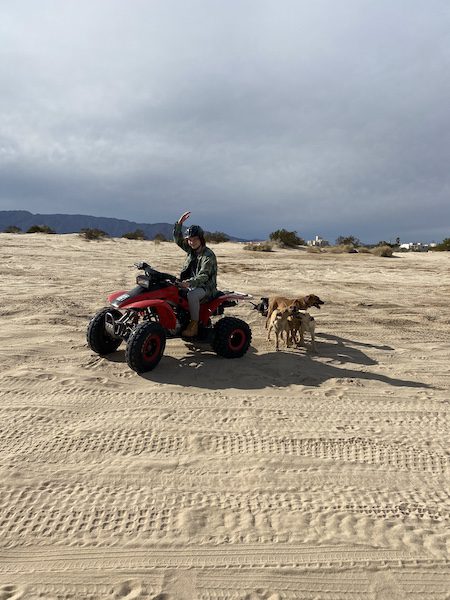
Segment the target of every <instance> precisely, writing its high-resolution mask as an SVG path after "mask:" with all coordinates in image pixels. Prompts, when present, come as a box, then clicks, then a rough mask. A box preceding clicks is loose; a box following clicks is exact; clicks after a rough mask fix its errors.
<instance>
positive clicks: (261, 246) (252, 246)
mask: <svg viewBox="0 0 450 600" xmlns="http://www.w3.org/2000/svg"><path fill="white" fill-rule="evenodd" d="M244 250H251V251H252V252H273V244H271V243H270V242H250V243H248V244H245V246H244Z"/></svg>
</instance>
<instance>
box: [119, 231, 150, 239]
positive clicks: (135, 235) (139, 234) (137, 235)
mask: <svg viewBox="0 0 450 600" xmlns="http://www.w3.org/2000/svg"><path fill="white" fill-rule="evenodd" d="M122 237H123V238H126V239H127V240H146V239H147V237H146V235H145V233H144V232H143V231H142V229H136V231H129V232H128V233H124V234H123V235H122Z"/></svg>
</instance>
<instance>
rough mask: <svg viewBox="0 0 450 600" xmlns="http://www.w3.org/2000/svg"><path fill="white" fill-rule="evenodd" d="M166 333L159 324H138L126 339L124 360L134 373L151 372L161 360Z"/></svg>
mask: <svg viewBox="0 0 450 600" xmlns="http://www.w3.org/2000/svg"><path fill="white" fill-rule="evenodd" d="M165 347H166V332H165V331H164V329H163V328H162V327H161V325H159V323H153V322H152V323H140V324H139V325H138V326H137V327H136V329H134V330H133V332H132V334H131V335H130V337H129V338H128V343H127V349H126V353H125V356H126V359H127V363H128V366H129V367H130V369H133V371H136V373H145V372H147V371H151V370H152V369H154V368H155V367H156V365H157V364H158V363H159V361H160V360H161V357H162V355H163V353H164V348H165Z"/></svg>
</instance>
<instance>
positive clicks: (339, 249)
mask: <svg viewBox="0 0 450 600" xmlns="http://www.w3.org/2000/svg"><path fill="white" fill-rule="evenodd" d="M326 252H331V254H351V253H353V252H358V250H356V249H355V248H354V247H353V246H352V245H351V244H341V245H339V246H329V247H328V248H326Z"/></svg>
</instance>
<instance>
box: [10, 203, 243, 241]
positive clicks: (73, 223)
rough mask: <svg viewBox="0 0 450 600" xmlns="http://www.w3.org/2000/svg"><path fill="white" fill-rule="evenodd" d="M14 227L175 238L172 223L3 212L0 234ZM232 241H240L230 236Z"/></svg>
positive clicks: (19, 211)
mask: <svg viewBox="0 0 450 600" xmlns="http://www.w3.org/2000/svg"><path fill="white" fill-rule="evenodd" d="M11 225H15V226H16V227H20V229H21V230H22V231H24V232H25V231H27V230H28V229H29V228H30V227H31V226H32V225H48V226H49V227H51V228H52V229H53V230H54V231H55V232H56V233H78V232H79V231H80V230H81V229H84V228H90V229H101V230H102V231H105V232H106V233H107V234H108V235H110V236H111V237H121V236H122V235H123V234H124V233H128V232H130V231H136V229H142V231H143V232H144V233H145V235H146V237H147V238H148V239H150V240H152V239H153V238H154V237H155V235H157V234H158V233H162V235H164V236H165V237H166V238H167V239H172V230H173V223H136V222H135V221H127V220H125V219H113V218H110V217H92V216H89V215H59V214H55V215H41V214H33V213H30V212H28V211H27V210H0V232H1V231H4V230H5V229H6V227H10V226H11ZM230 239H232V240H237V238H233V237H231V236H230Z"/></svg>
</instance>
